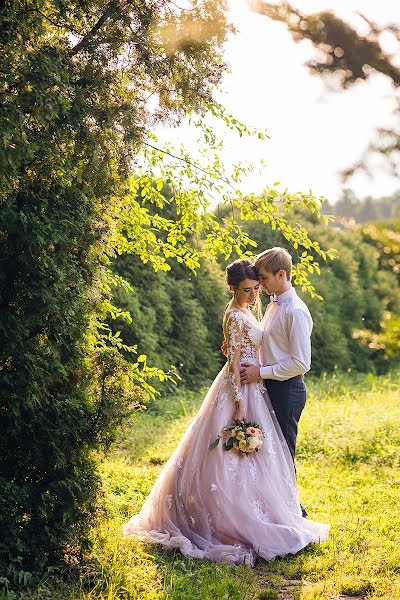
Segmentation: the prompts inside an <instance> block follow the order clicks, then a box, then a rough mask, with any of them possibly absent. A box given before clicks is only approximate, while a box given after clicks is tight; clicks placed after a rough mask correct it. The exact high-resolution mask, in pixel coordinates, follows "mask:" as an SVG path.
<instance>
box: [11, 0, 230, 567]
mask: <svg viewBox="0 0 400 600" xmlns="http://www.w3.org/2000/svg"><path fill="white" fill-rule="evenodd" d="M190 16H191V18H192V19H193V22H194V21H197V22H198V24H199V26H200V28H201V29H202V31H203V32H204V36H203V37H202V38H201V39H198V40H197V41H196V40H193V39H191V38H190V39H189V38H188V39H185V40H183V39H180V40H177V43H178V45H179V48H178V49H177V51H176V52H174V53H171V52H170V51H169V50H168V47H167V45H166V42H165V35H164V34H163V32H164V33H165V28H166V27H167V26H169V27H171V26H173V27H174V28H175V30H177V31H179V28H182V26H183V23H184V21H185V20H187V18H188V13H187V12H186V11H184V10H183V11H178V10H177V9H176V6H175V4H174V3H172V2H165V1H163V0H158V1H154V2H137V3H134V5H132V6H131V5H130V4H126V3H125V4H124V3H119V2H110V3H109V5H108V6H105V5H104V3H101V2H97V1H90V2H83V3H82V2H79V3H76V2H73V3H70V2H69V3H65V2H63V1H61V2H51V1H50V0H49V1H47V0H46V1H45V0H43V1H40V2H39V3H36V4H35V5H34V6H33V5H29V4H26V3H19V2H7V3H5V4H4V3H3V4H2V6H1V8H0V21H1V23H0V24H1V27H0V30H1V34H0V44H1V52H0V71H1V73H2V79H1V87H0V93H1V99H2V102H1V105H2V119H1V135H0V168H1V172H0V180H1V195H0V203H1V216H0V219H1V220H0V261H1V275H0V294H1V301H0V312H1V315H0V322H1V325H0V327H1V341H2V345H1V355H0V394H1V403H0V419H1V430H2V436H1V442H0V458H1V472H0V480H1V488H2V498H1V507H0V512H1V517H0V521H1V532H0V564H1V565H2V567H4V569H6V570H5V573H7V572H15V570H16V569H17V570H22V571H24V570H25V571H26V570H27V569H31V568H33V566H35V568H40V567H41V566H43V565H44V564H46V562H51V563H53V562H54V561H55V560H56V559H59V558H60V556H62V555H63V552H64V548H65V547H66V546H67V545H69V546H70V547H71V546H72V547H74V546H75V545H76V544H83V545H84V544H85V538H86V533H87V530H88V528H89V527H90V525H91V518H93V513H94V509H95V500H96V495H97V490H98V476H97V471H96V469H97V460H96V456H95V453H96V452H97V451H98V450H100V449H102V448H104V447H106V446H107V445H108V443H109V442H110V439H111V438H112V436H113V433H114V431H115V428H116V425H117V424H118V423H119V422H120V421H121V419H122V418H123V416H124V415H125V414H126V412H127V409H128V408H129V407H130V406H133V407H135V406H137V404H138V403H139V402H140V401H141V400H143V390H146V391H148V392H152V387H151V386H149V385H148V384H147V379H148V378H149V377H153V376H156V375H157V374H159V375H160V373H159V372H158V371H157V369H153V368H149V367H148V366H147V363H146V362H145V360H144V358H143V357H141V356H139V357H138V359H137V360H136V362H133V363H131V364H130V363H128V362H124V361H123V360H122V357H121V355H120V353H119V350H122V351H125V352H127V351H129V348H128V347H127V346H126V345H125V344H124V343H123V342H121V340H120V338H119V336H118V334H117V333H115V334H112V333H111V331H110V329H109V327H107V326H106V325H104V324H102V323H103V321H104V319H105V318H106V316H107V315H114V316H116V315H119V316H122V313H121V311H119V310H118V309H116V308H115V307H113V305H112V302H111V291H110V290H111V284H112V282H115V281H116V280H115V277H113V276H112V275H111V273H110V272H109V269H108V267H109V264H110V260H111V258H112V257H113V255H114V254H115V252H116V251H119V249H120V248H119V246H118V243H117V241H116V232H117V230H118V225H119V223H120V219H119V211H120V206H121V202H122V201H121V199H122V198H124V190H125V186H126V178H127V176H128V173H129V172H130V170H131V168H132V160H133V157H134V156H135V154H137V152H138V148H139V147H140V144H141V143H142V142H143V140H144V138H145V136H146V130H147V129H148V127H149V126H150V125H151V124H152V123H154V122H156V121H157V120H161V119H175V120H179V119H180V118H181V117H182V115H183V114H185V113H186V112H187V111H189V110H194V109H198V110H200V111H201V110H204V109H205V106H206V105H207V104H208V103H209V102H210V99H211V89H212V87H213V86H214V85H215V83H216V82H217V81H218V79H219V77H220V75H221V72H222V68H223V64H222V63H221V59H220V51H219V46H220V44H221V43H222V42H223V40H224V39H225V35H226V33H227V30H228V25H227V23H226V20H225V16H224V8H223V5H221V4H220V3H217V2H207V3H201V2H200V3H198V4H196V7H195V8H194V10H193V11H192V13H190ZM163 35H164V37H163ZM153 93H157V94H158V99H159V103H158V104H159V106H158V110H157V111H156V113H154V112H152V110H151V107H150V106H149V103H148V102H147V101H146V100H147V99H148V97H149V96H150V95H151V94H153ZM147 233H148V232H147V231H146V230H143V233H142V236H141V239H140V241H139V242H138V243H139V244H140V243H142V244H143V240H145V239H146V235H147ZM170 245H171V246H172V247H173V246H175V247H176V248H177V253H179V251H180V248H181V246H183V245H184V244H183V243H182V240H181V239H175V240H173V241H172V242H171V244H170ZM133 250H134V251H135V252H136V254H139V255H140V256H141V258H142V259H143V260H145V257H146V250H145V249H138V248H134V249H133ZM125 316H126V315H125ZM126 317H127V316H126ZM127 318H129V317H127ZM130 350H131V352H134V351H135V349H134V348H131V349H130ZM163 376H164V377H165V375H163ZM7 569H8V571H7Z"/></svg>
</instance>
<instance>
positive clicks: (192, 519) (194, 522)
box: [189, 517, 196, 525]
mask: <svg viewBox="0 0 400 600" xmlns="http://www.w3.org/2000/svg"><path fill="white" fill-rule="evenodd" d="M189 519H190V521H191V523H192V525H196V519H195V518H194V517H189Z"/></svg>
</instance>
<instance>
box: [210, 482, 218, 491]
mask: <svg viewBox="0 0 400 600" xmlns="http://www.w3.org/2000/svg"><path fill="white" fill-rule="evenodd" d="M210 490H211V491H212V492H216V491H217V485H216V484H215V483H212V484H211V487H210Z"/></svg>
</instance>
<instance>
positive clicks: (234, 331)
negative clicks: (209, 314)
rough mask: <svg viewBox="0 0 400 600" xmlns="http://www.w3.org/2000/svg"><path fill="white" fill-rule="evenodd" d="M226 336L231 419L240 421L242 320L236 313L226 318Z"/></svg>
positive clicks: (241, 397) (241, 414)
mask: <svg viewBox="0 0 400 600" xmlns="http://www.w3.org/2000/svg"><path fill="white" fill-rule="evenodd" d="M227 335H228V339H227V340H226V342H227V351H228V357H227V358H228V369H229V384H230V385H229V388H230V392H231V398H232V400H233V404H234V414H233V417H234V418H235V419H239V420H240V419H242V418H244V414H243V412H242V411H243V395H242V392H241V383H240V345H241V341H242V336H243V319H242V318H241V315H239V314H238V313H235V312H232V313H231V314H230V315H229V316H228V321H227Z"/></svg>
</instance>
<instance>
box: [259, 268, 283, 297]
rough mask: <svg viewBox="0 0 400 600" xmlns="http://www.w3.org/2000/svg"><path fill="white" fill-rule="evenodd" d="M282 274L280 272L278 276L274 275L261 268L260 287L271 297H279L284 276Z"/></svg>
mask: <svg viewBox="0 0 400 600" xmlns="http://www.w3.org/2000/svg"><path fill="white" fill-rule="evenodd" d="M280 273H281V271H278V273H277V274H276V275H273V274H272V273H270V271H267V270H266V269H265V268H264V267H259V269H258V276H259V281H260V285H261V287H262V288H264V290H265V291H266V292H267V294H268V295H269V296H273V295H274V294H277V295H278V294H279V293H280V291H281V289H282V275H280Z"/></svg>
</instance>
